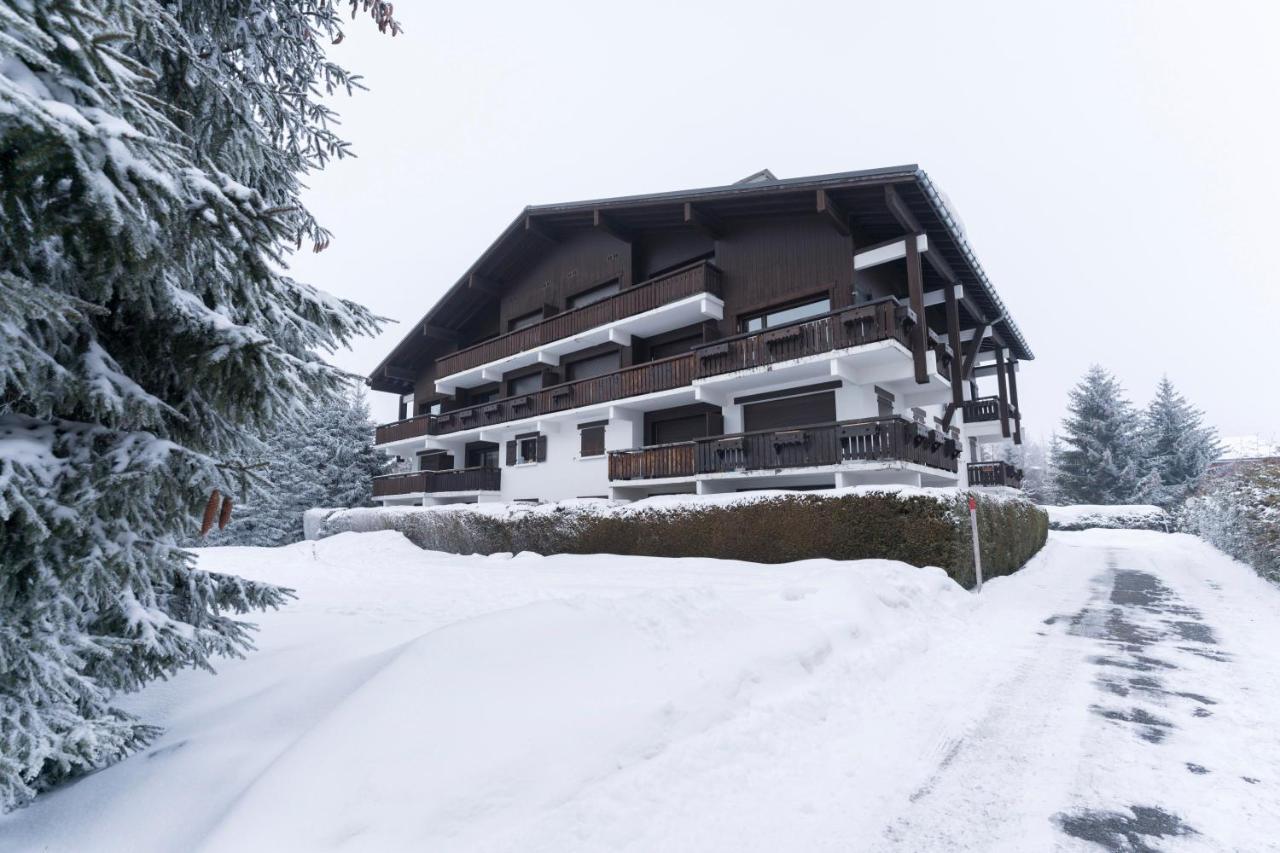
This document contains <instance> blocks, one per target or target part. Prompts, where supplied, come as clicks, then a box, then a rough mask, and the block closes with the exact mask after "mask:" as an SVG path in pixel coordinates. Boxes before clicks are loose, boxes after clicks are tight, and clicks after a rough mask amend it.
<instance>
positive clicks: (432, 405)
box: [418, 400, 444, 415]
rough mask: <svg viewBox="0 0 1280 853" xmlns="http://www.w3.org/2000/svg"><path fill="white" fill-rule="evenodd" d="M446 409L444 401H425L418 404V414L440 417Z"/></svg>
mask: <svg viewBox="0 0 1280 853" xmlns="http://www.w3.org/2000/svg"><path fill="white" fill-rule="evenodd" d="M443 408H444V400H424V401H422V402H421V403H419V404H418V414H420V415H438V414H440V412H441V410H442V409H443Z"/></svg>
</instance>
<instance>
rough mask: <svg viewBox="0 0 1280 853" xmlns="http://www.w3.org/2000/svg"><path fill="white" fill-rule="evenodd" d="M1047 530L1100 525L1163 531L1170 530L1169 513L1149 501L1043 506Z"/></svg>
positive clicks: (1170, 519)
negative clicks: (1046, 514)
mask: <svg viewBox="0 0 1280 853" xmlns="http://www.w3.org/2000/svg"><path fill="white" fill-rule="evenodd" d="M1043 509H1044V510H1045V511H1046V512H1048V513H1049V529H1050V530H1087V529H1088V528H1091V527H1101V528H1106V529H1112V530H1164V531H1168V530H1171V529H1172V525H1173V519H1172V518H1171V517H1170V516H1169V513H1167V512H1165V511H1164V510H1163V509H1161V508H1160V507H1158V506H1152V505H1150V504H1117V505H1113V506H1107V505H1101V504H1075V505H1073V506H1046V507H1043Z"/></svg>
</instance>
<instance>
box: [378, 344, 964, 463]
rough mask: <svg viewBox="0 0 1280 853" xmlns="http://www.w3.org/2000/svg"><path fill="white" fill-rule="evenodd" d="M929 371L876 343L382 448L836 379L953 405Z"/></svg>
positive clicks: (398, 450) (448, 445) (484, 437)
mask: <svg viewBox="0 0 1280 853" xmlns="http://www.w3.org/2000/svg"><path fill="white" fill-rule="evenodd" d="M928 367H929V382H928V384H925V385H918V384H916V381H915V370H914V362H913V361H912V355H911V351H910V350H908V349H907V348H906V347H904V346H903V345H902V344H900V343H898V342H897V341H876V342H875V343H871V344H863V345H861V346H856V347H848V348H846V349H841V350H835V351H833V352H828V353H821V354H819V355H812V356H806V357H804V358H798V359H793V360H791V361H784V362H779V363H777V364H771V365H767V366H765V367H754V368H750V369H748V370H739V371H735V372H733V373H722V374H719V375H716V376H708V377H706V378H703V379H695V380H694V381H693V383H692V384H690V385H686V386H684V387H681V388H672V389H670V390H667V391H656V392H654V393H652V394H644V395H641V396H637V397H627V398H624V399H622V400H616V401H612V402H607V403H598V404H594V405H590V406H580V407H577V408H571V409H565V410H564V411H560V412H553V413H550V414H544V415H534V416H531V417H528V418H521V419H520V420H513V421H504V422H503V423H500V424H491V425H488V426H477V427H472V428H470V429H465V430H458V431H456V432H451V433H448V434H446V435H440V436H424V437H418V438H413V439H404V440H403V441H397V442H388V443H386V444H380V445H378V448H379V449H380V450H383V451H384V452H386V453H388V454H399V455H404V454H405V453H412V452H414V451H417V450H424V449H425V450H449V451H457V450H458V449H459V447H460V446H461V445H464V444H466V443H467V442H469V441H493V442H501V441H505V440H506V439H508V438H511V437H512V436H513V435H516V434H517V433H526V432H535V431H536V432H552V431H555V430H558V429H560V428H561V425H562V424H564V423H576V422H580V421H590V420H603V419H606V418H607V419H609V420H614V419H616V418H624V419H625V418H628V417H642V416H643V413H644V412H652V411H657V410H659V409H669V408H672V407H674V406H684V405H688V404H691V403H699V402H701V403H711V404H712V405H719V406H725V405H728V404H729V403H730V401H731V399H732V397H733V395H734V394H739V393H751V392H756V391H762V390H766V389H773V388H775V387H780V386H788V385H799V384H805V383H809V382H820V381H824V380H829V379H833V378H834V379H842V380H844V381H846V382H850V383H852V384H855V385H877V386H879V387H881V388H884V389H885V390H887V391H890V392H892V393H893V394H894V395H896V396H898V397H899V399H901V400H902V401H903V404H904V405H906V406H927V405H934V404H938V403H946V402H948V401H949V400H950V399H951V383H950V382H948V381H947V380H946V379H944V378H943V377H942V376H940V375H938V372H937V369H936V367H937V365H936V362H935V357H934V354H933V353H932V352H930V353H928ZM931 470H932V469H931Z"/></svg>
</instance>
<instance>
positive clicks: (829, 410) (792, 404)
mask: <svg viewBox="0 0 1280 853" xmlns="http://www.w3.org/2000/svg"><path fill="white" fill-rule="evenodd" d="M742 419H743V426H744V427H745V428H746V431H747V432H754V431H756V430H768V429H787V428H788V427H798V426H809V425H811V424H828V423H832V422H834V421H835V419H836V395H835V393H834V392H832V391H827V392H824V393H822V394H805V395H804V396H801V397H784V398H783V399H781V400H769V401H768V402H766V403H752V404H751V405H748V406H743V407H742Z"/></svg>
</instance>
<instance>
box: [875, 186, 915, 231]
mask: <svg viewBox="0 0 1280 853" xmlns="http://www.w3.org/2000/svg"><path fill="white" fill-rule="evenodd" d="M884 200H885V204H887V205H888V206H889V213H891V214H893V218H894V219H896V220H897V222H898V224H899V225H901V226H902V230H903V231H909V232H911V233H912V234H919V233H921V232H922V231H924V229H923V228H921V227H920V223H919V222H917V221H916V217H915V215H914V214H913V213H912V212H911V208H909V207H907V203H906V202H905V201H903V200H902V196H900V195H898V191H897V190H895V189H894V188H893V186H892V185H890V186H887V187H885V188H884Z"/></svg>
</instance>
